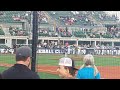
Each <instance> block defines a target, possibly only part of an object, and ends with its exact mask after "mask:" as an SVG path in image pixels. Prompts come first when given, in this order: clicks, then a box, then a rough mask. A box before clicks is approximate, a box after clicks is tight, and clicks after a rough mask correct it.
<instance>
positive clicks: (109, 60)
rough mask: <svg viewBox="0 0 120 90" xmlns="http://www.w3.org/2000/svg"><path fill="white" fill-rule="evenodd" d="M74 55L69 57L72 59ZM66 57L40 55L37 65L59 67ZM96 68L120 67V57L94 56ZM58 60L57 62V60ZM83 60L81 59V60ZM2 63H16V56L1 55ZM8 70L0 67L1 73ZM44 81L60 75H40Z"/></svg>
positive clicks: (80, 63)
mask: <svg viewBox="0 0 120 90" xmlns="http://www.w3.org/2000/svg"><path fill="white" fill-rule="evenodd" d="M71 56H72V55H68V57H71ZM61 57H64V55H62V54H61V55H60V54H38V55H37V61H36V62H37V64H41V65H56V66H57V65H58V59H59V58H61ZM73 57H82V56H75V55H73ZM94 58H95V64H96V66H120V58H119V57H104V56H102V57H99V56H94ZM56 59H57V60H56ZM80 59H81V58H80ZM0 63H9V64H14V63H15V55H12V54H0ZM82 64H83V62H82V60H79V59H78V60H75V65H76V66H80V65H82ZM6 69H7V68H5V67H0V72H1V73H2V72H3V71H4V70H6ZM38 74H39V75H40V77H41V78H42V79H60V78H59V76H58V75H52V74H48V73H42V72H41V73H38Z"/></svg>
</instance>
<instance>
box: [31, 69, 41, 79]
mask: <svg viewBox="0 0 120 90" xmlns="http://www.w3.org/2000/svg"><path fill="white" fill-rule="evenodd" d="M30 73H31V76H32V78H33V79H40V76H39V75H38V74H37V72H33V71H32V70H30Z"/></svg>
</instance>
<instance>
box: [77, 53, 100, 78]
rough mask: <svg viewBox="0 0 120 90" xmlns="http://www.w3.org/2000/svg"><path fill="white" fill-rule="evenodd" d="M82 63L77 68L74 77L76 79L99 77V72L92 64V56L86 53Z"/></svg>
mask: <svg viewBox="0 0 120 90" xmlns="http://www.w3.org/2000/svg"><path fill="white" fill-rule="evenodd" d="M83 63H84V64H83V65H82V66H81V67H80V69H79V70H78V73H77V75H76V78H78V79H100V73H99V71H98V69H97V67H96V66H95V64H94V57H93V56H92V55H91V54H87V55H85V56H84V58H83Z"/></svg>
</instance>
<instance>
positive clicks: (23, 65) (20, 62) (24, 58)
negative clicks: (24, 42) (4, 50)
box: [2, 46, 39, 79]
mask: <svg viewBox="0 0 120 90" xmlns="http://www.w3.org/2000/svg"><path fill="white" fill-rule="evenodd" d="M31 56H32V50H31V48H30V47H27V46H22V47H19V48H18V49H17V50H16V56H15V58H16V64H14V65H13V66H12V67H10V68H9V69H8V70H5V71H4V72H3V73H2V75H3V78H4V79H39V76H38V74H37V73H36V72H33V71H32V70H31Z"/></svg>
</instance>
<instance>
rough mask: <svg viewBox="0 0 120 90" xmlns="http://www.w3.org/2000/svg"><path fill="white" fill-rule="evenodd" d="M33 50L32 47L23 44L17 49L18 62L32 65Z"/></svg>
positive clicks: (28, 65)
mask: <svg viewBox="0 0 120 90" xmlns="http://www.w3.org/2000/svg"><path fill="white" fill-rule="evenodd" d="M31 57H32V50H31V48H30V47H27V46H22V47H19V48H18V49H17V50H16V63H17V64H24V65H26V66H27V67H29V68H30V67H31Z"/></svg>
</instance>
